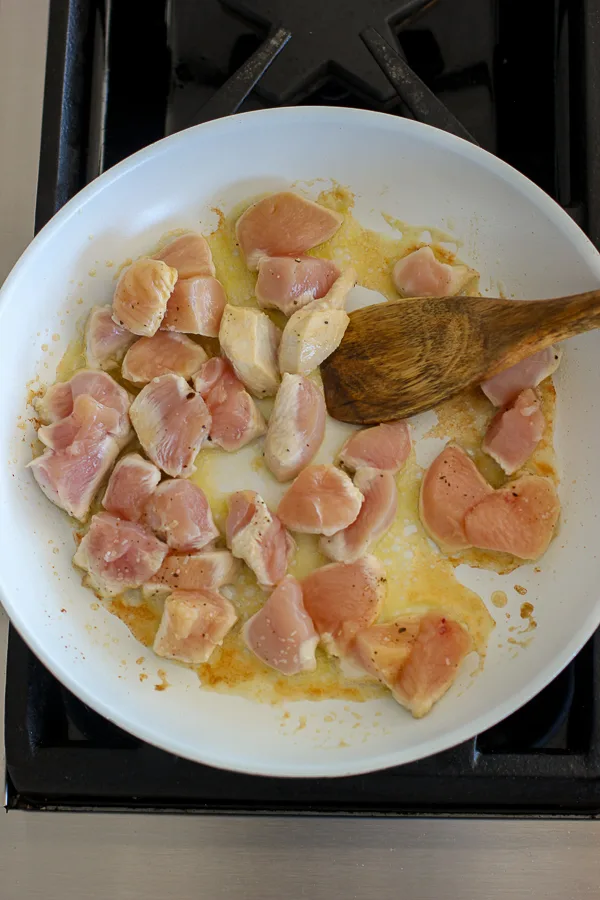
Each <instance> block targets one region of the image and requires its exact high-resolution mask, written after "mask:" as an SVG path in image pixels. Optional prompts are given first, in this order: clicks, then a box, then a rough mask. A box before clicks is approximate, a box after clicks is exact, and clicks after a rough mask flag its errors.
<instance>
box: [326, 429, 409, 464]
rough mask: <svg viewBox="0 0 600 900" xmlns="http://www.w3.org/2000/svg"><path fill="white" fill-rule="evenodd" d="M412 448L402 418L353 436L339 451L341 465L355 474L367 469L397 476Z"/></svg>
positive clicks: (358, 432)
mask: <svg viewBox="0 0 600 900" xmlns="http://www.w3.org/2000/svg"><path fill="white" fill-rule="evenodd" d="M410 448H411V441H410V430H409V428H408V424H407V423H406V422H405V421H404V420H403V419H402V420H400V421H399V422H386V423H384V424H382V425H374V426H373V427H372V428H362V429H361V430H360V431H355V432H354V434H352V435H350V437H349V438H348V440H347V441H346V443H345V444H344V446H343V447H342V449H341V451H340V462H341V463H342V465H343V466H345V468H346V469H350V471H352V472H353V471H355V470H356V469H360V468H361V467H362V466H367V467H369V468H372V469H380V470H381V471H382V472H392V473H393V474H394V475H395V474H396V472H399V471H400V469H401V468H402V467H403V466H404V463H405V462H406V460H407V459H408V457H409V455H410Z"/></svg>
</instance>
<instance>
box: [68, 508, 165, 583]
mask: <svg viewBox="0 0 600 900" xmlns="http://www.w3.org/2000/svg"><path fill="white" fill-rule="evenodd" d="M166 554H167V545H166V544H163V543H162V541H159V540H158V539H157V538H155V537H154V535H153V534H152V533H151V532H150V531H148V529H147V528H143V527H142V526H141V525H139V524H138V523H137V522H128V521H126V519H119V518H117V516H113V515H111V514H110V513H107V512H101V513H98V514H97V515H95V516H93V517H92V521H91V522H90V527H89V530H88V532H87V534H86V535H85V536H84V537H83V539H82V541H81V543H80V544H79V547H78V548H77V552H76V553H75V556H74V557H73V562H74V563H75V565H76V566H79V568H80V569H85V571H86V572H87V573H88V575H89V579H88V580H89V582H90V586H91V587H92V588H93V589H94V590H95V591H97V592H98V593H99V594H101V595H102V596H103V597H114V596H115V595H117V594H121V593H123V591H126V590H129V589H131V588H136V587H140V585H142V584H144V583H145V582H146V581H149V580H150V579H151V578H152V576H153V575H154V574H155V572H158V570H159V569H160V567H161V565H162V561H163V559H164V558H165V556H166Z"/></svg>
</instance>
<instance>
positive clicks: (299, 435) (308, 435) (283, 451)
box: [265, 373, 327, 481]
mask: <svg viewBox="0 0 600 900" xmlns="http://www.w3.org/2000/svg"><path fill="white" fill-rule="evenodd" d="M326 416H327V412H326V409H325V398H324V397H323V394H322V392H321V391H320V390H319V388H318V387H317V385H316V384H315V383H314V382H313V381H310V379H308V378H305V377H304V375H288V374H287V373H286V374H285V375H284V376H283V379H282V382H281V386H280V388H279V390H278V391H277V396H276V398H275V405H274V406H273V411H272V412H271V416H270V418H269V426H268V428H267V437H266V439H265V462H266V464H267V467H268V469H269V470H270V471H271V472H272V474H273V475H274V476H275V478H276V479H277V481H290V479H292V478H295V477H296V475H298V473H299V472H300V471H301V470H302V469H303V468H304V467H305V466H307V465H308V463H309V462H310V461H311V459H312V458H313V457H314V455H315V453H317V451H318V449H319V447H320V446H321V444H322V443H323V438H324V436H325V420H326Z"/></svg>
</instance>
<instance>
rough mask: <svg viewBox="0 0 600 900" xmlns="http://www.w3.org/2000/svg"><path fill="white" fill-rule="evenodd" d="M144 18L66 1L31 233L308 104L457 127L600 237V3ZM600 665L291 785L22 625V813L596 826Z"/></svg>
mask: <svg viewBox="0 0 600 900" xmlns="http://www.w3.org/2000/svg"><path fill="white" fill-rule="evenodd" d="M134 6H135V5H132V4H127V3H116V2H115V3H114V5H111V3H110V0H51V5H50V34H49V49H48V62H47V73H46V93H45V100H44V119H43V128H42V153H41V161H40V176H39V185H38V203H37V210H36V227H37V228H40V227H41V226H42V225H43V224H44V223H45V222H46V221H47V220H48V219H49V218H50V217H51V216H52V215H53V213H54V212H55V211H56V209H58V208H59V207H60V206H62V205H63V204H64V203H65V202H66V201H67V200H68V199H69V198H70V197H71V196H72V195H73V194H74V193H76V191H77V190H79V189H80V188H81V187H82V186H83V185H84V184H85V183H86V182H87V181H89V180H90V179H91V178H93V177H95V175H97V174H98V173H99V172H100V171H102V170H103V169H105V168H107V167H109V166H110V165H113V164H114V163H116V162H118V161H119V160H120V159H123V158H124V157H126V156H128V155H129V154H130V153H133V152H135V151H136V150H138V149H140V148H141V147H143V146H146V145H147V144H148V143H150V142H151V141H154V140H157V139H158V138H161V137H163V136H164V134H165V133H171V132H174V131H177V130H179V129H181V128H184V127H186V126H188V125H190V124H193V123H194V122H199V121H206V120H207V119H209V118H216V117H219V116H223V115H229V114H231V113H233V112H235V111H237V110H240V111H246V110H250V109H259V108H264V107H265V106H271V105H277V104H288V105H289V104H299V103H300V104H301V103H311V104H319V105H341V106H354V107H359V108H367V109H376V110H382V111H385V112H388V113H391V114H395V115H405V116H412V117H414V118H417V119H420V120H423V121H428V122H430V123H431V124H434V125H436V126H437V127H442V128H445V129H447V130H450V131H453V132H454V133H459V134H463V135H464V136H465V137H467V139H470V140H473V141H476V142H478V143H479V144H481V145H482V146H483V147H485V148H486V149H488V150H490V151H491V152H493V153H496V154H497V155H498V156H500V157H501V158H503V159H505V160H506V161H508V162H510V163H511V164H512V165H514V166H516V167H517V168H518V169H520V170H521V171H522V172H524V173H525V174H526V175H528V176H529V177H530V178H532V179H533V180H534V181H536V182H537V183H538V184H539V185H540V186H541V187H542V188H544V189H545V190H546V191H547V192H548V193H549V194H551V195H552V196H553V197H555V198H556V199H557V200H558V202H559V203H561V204H562V206H563V207H565V208H566V209H568V211H569V212H570V213H571V215H573V216H574V218H576V220H577V221H578V222H579V223H580V224H581V225H582V227H584V228H585V230H586V231H587V233H588V234H589V235H590V237H591V238H592V240H594V241H595V243H596V244H599V243H600V55H599V54H598V53H597V49H596V51H595V52H594V48H597V47H598V46H600V0H530V2H529V3H528V4H526V5H525V4H523V3H522V0H376V2H371V3H368V2H367V0H345V2H344V3H343V4H342V3H341V0H328V2H326V3H321V4H315V3H312V2H310V3H309V2H308V0H296V2H292V0H288V2H287V3H284V2H282V0H223V2H220V0H197V2H194V0H168V2H167V0H146V2H145V4H144V29H145V31H144V41H139V40H137V39H136V38H137V35H138V28H139V21H138V16H137V13H136V9H135V8H134ZM332 10H337V11H338V13H337V17H336V18H331V17H332V16H333V13H332ZM313 22H314V28H313ZM332 23H335V24H336V25H339V27H336V28H333V24H332ZM328 31H329V34H328V33H327V32H328ZM311 32H312V33H311ZM303 51H304V55H303ZM303 58H304V59H305V60H306V66H305V67H304V68H303V67H302V66H301V65H300V62H301V61H302V59H303ZM540 602H541V601H540ZM599 664H600V635H599V634H597V635H596V636H594V638H593V639H592V640H591V641H590V642H589V643H588V644H587V645H586V647H585V648H584V649H583V650H582V651H581V653H579V655H578V656H577V657H576V659H575V660H574V661H573V662H572V663H571V664H570V665H569V666H568V667H567V668H566V669H565V670H564V672H562V673H561V674H560V675H559V676H558V677H557V678H556V679H555V680H554V681H553V682H552V684H550V685H549V686H548V687H547V688H546V689H545V690H544V691H542V692H541V693H540V694H539V695H538V696H537V697H536V698H534V700H532V701H531V702H530V703H528V704H527V705H526V706H525V707H523V708H522V709H521V710H519V711H518V712H517V713H515V714H514V715H512V716H510V717H509V718H508V719H506V720H505V721H504V722H501V723H500V724H498V725H497V726H495V727H494V728H492V729H490V730H489V731H487V732H486V733H484V734H482V735H479V736H478V737H476V738H474V739H473V740H471V741H467V742H466V743H464V744H462V745H461V746H459V747H456V748H454V749H453V750H450V751H447V752H446V753H442V754H439V755H437V756H435V757H431V758H430V759H426V760H422V761H420V762H418V763H414V764H410V765H407V766H403V767H400V768H396V769H391V770H388V771H385V772H380V773H374V774H371V775H366V776H359V777H352V778H344V779H334V780H317V781H313V780H306V781H305V780H297V779H294V780H280V779H269V778H260V777H253V776H245V775H237V774H233V773H229V772H223V771H219V770H215V769H210V768H207V767H205V766H200V765H196V764H194V763H190V762H188V761H186V760H182V759H178V758H177V757H175V756H172V755H171V754H168V753H164V752H162V751H160V750H157V749H155V748H153V747H150V746H149V745H147V744H144V743H143V742H141V741H139V740H137V739H136V738H134V737H131V736H130V735H128V734H126V733H125V732H123V731H122V730H121V729H119V728H117V727H116V726H115V725H113V724H111V723H110V722H107V721H106V720H104V719H103V718H101V717H100V716H98V715H97V714H96V713H94V712H93V711H92V710H91V709H89V708H88V707H86V706H85V705H84V704H83V703H81V702H80V701H79V700H78V699H77V698H75V697H74V696H73V695H72V694H70V693H69V692H68V691H67V690H66V689H65V688H63V687H62V686H61V685H60V684H59V683H58V682H57V681H56V680H55V679H54V678H53V677H52V676H51V675H50V674H49V673H48V672H47V671H46V670H45V669H44V667H43V666H42V665H41V663H40V662H39V661H38V660H37V659H36V658H35V656H34V655H33V654H32V653H31V652H30V651H29V650H28V648H27V647H26V646H25V644H24V643H23V642H22V641H21V639H20V638H19V637H18V635H17V634H16V633H15V632H14V631H13V630H12V629H11V633H10V638H9V654H8V661H7V690H6V758H7V769H8V786H9V805H10V806H12V807H32V808H35V809H56V808H67V809H74V808H82V807H86V808H98V809H100V808H127V809H157V810H165V809H185V810H190V811H205V810H215V811H222V812H225V811H248V812H268V811H274V812H278V813H292V812H293V813H302V812H304V813H315V812H319V813H325V814H327V813H331V814H333V813H355V814H356V813H364V814H395V815H400V814H408V813H423V814H428V815H432V814H448V813H455V814H483V815H489V814H511V815H533V814H548V815H556V814H562V815H590V814H598V812H600V722H599V719H598V704H599V703H600V675H599Z"/></svg>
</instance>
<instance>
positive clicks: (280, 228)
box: [235, 191, 344, 269]
mask: <svg viewBox="0 0 600 900" xmlns="http://www.w3.org/2000/svg"><path fill="white" fill-rule="evenodd" d="M343 220H344V217H343V216H342V215H341V214H340V213H338V212H333V211H332V210H330V209H326V208H325V207H324V206H320V205H319V204H318V203H313V202H312V201H311V200H306V199H305V198H304V197H301V196H300V195H299V194H294V193H292V192H291V191H281V192H280V193H278V194H270V195H269V196H268V197H265V198H264V199H262V200H259V201H258V202H257V203H254V204H253V205H252V206H250V207H249V208H248V209H247V210H246V212H245V213H243V214H242V215H241V216H240V218H239V219H238V220H237V223H236V226H235V231H236V235H237V240H238V243H239V245H240V250H241V251H242V253H243V255H244V258H245V260H246V265H247V266H248V268H249V269H256V268H257V267H258V264H259V262H260V261H261V259H262V258H263V257H264V256H299V255H300V254H302V253H305V252H306V251H307V250H311V249H312V248H313V247H316V246H317V245H318V244H323V243H324V242H325V241H328V240H329V238H331V237H333V235H334V234H335V233H336V231H337V230H338V228H339V227H340V225H341V224H342V222H343Z"/></svg>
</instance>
